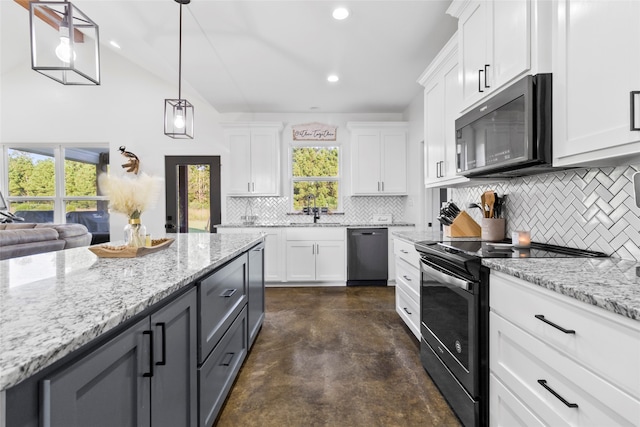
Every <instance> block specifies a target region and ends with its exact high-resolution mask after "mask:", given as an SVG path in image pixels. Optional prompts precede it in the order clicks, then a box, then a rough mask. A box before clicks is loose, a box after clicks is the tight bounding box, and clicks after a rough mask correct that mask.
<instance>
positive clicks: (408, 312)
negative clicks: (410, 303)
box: [403, 307, 413, 316]
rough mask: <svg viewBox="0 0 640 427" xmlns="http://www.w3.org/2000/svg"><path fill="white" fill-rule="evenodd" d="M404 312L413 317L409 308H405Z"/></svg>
mask: <svg viewBox="0 0 640 427" xmlns="http://www.w3.org/2000/svg"><path fill="white" fill-rule="evenodd" d="M403 310H404V311H406V312H407V314H408V315H409V316H411V315H412V314H413V313H412V312H410V311H409V310H407V307H403Z"/></svg>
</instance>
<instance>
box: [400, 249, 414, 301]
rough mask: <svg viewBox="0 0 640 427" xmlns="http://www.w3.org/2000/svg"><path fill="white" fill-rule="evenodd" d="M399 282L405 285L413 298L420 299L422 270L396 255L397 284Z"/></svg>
mask: <svg viewBox="0 0 640 427" xmlns="http://www.w3.org/2000/svg"><path fill="white" fill-rule="evenodd" d="M399 283H402V284H403V285H404V286H405V288H406V290H407V292H408V293H409V294H410V295H411V296H412V297H413V299H415V300H416V301H420V270H419V269H418V268H417V267H415V266H413V265H411V264H409V263H408V262H406V261H405V260H404V259H402V258H399V257H396V286H397V284H399Z"/></svg>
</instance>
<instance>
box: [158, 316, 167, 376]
mask: <svg viewBox="0 0 640 427" xmlns="http://www.w3.org/2000/svg"><path fill="white" fill-rule="evenodd" d="M158 326H159V327H160V328H162V360H158V361H157V362H156V365H157V366H164V365H166V364H167V327H166V323H164V322H159V323H156V327H158Z"/></svg>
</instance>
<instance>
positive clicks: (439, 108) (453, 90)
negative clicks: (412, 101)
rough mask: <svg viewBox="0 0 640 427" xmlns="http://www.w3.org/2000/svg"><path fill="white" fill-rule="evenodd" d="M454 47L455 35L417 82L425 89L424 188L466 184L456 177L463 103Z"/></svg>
mask: <svg viewBox="0 0 640 427" xmlns="http://www.w3.org/2000/svg"><path fill="white" fill-rule="evenodd" d="M457 47H458V39H457V35H454V36H453V37H452V38H451V40H449V42H448V43H447V44H446V45H445V47H444V48H443V49H442V50H441V51H440V53H439V54H438V56H436V58H435V59H434V60H433V62H431V64H430V65H429V67H428V68H427V69H426V70H425V72H424V73H423V74H422V76H421V77H420V79H419V80H418V82H419V83H420V84H421V85H423V86H424V87H425V90H424V145H425V153H424V156H425V159H424V165H425V187H442V186H445V185H453V184H460V183H464V182H467V181H469V179H468V178H465V177H463V176H458V175H456V138H455V120H456V118H457V117H458V113H459V111H460V105H461V99H462V90H461V85H460V79H459V73H458V48H457Z"/></svg>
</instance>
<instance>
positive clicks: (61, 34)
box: [28, 0, 100, 85]
mask: <svg viewBox="0 0 640 427" xmlns="http://www.w3.org/2000/svg"><path fill="white" fill-rule="evenodd" d="M28 7H29V30H30V33H31V68H32V69H33V70H35V71H37V72H39V73H41V74H44V75H45V76H47V77H49V78H51V79H53V80H55V81H57V82H59V83H62V84H63V85H99V84H100V37H99V31H98V24H96V23H95V22H93V21H92V20H91V18H89V17H88V16H87V15H85V14H84V13H83V12H82V11H81V10H80V9H78V8H77V7H75V6H74V5H73V4H71V3H70V2H68V1H66V0H65V1H33V2H31V4H30V5H29V6H28Z"/></svg>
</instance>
